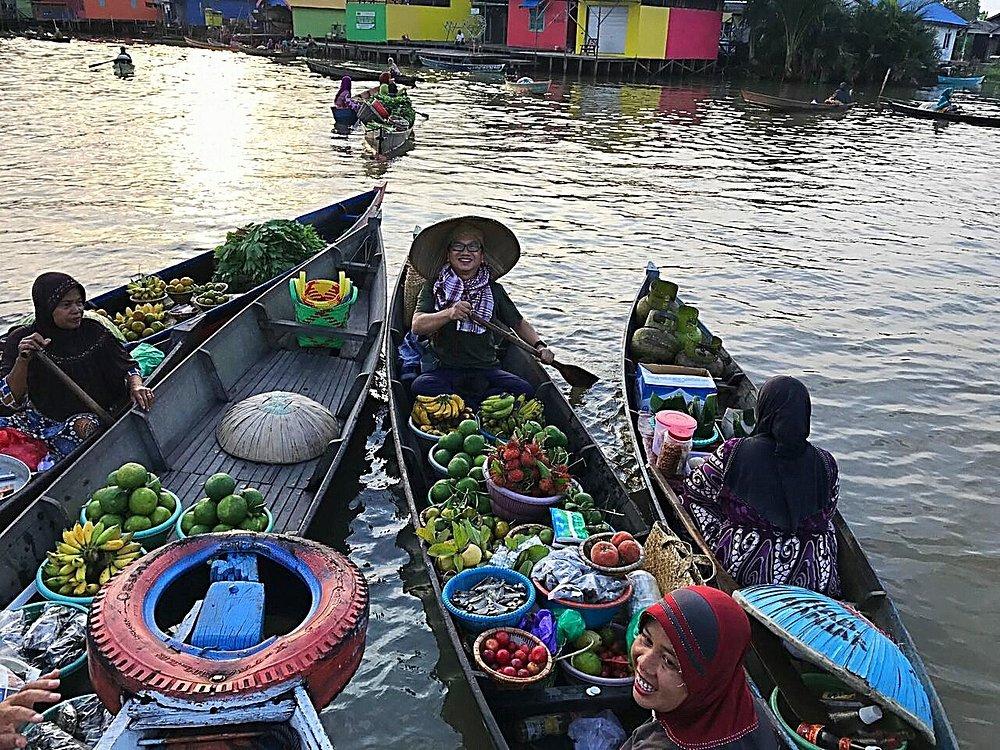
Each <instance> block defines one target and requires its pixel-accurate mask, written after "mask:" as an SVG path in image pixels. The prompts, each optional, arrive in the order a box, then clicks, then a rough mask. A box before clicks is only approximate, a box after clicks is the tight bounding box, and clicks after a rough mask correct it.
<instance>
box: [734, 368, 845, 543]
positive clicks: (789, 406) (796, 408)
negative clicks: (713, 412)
mask: <svg viewBox="0 0 1000 750" xmlns="http://www.w3.org/2000/svg"><path fill="white" fill-rule="evenodd" d="M811 412H812V405H811V403H810V401H809V391H808V390H806V387H805V386H804V385H803V384H802V383H801V382H800V381H798V380H796V379H795V378H792V377H789V376H787V375H782V376H779V377H776V378H771V379H770V380H768V381H767V382H766V383H764V386H763V387H762V388H761V389H760V393H759V394H758V395H757V425H756V427H754V430H753V434H752V435H751V436H750V437H749V438H747V439H745V440H743V442H741V443H740V445H739V447H738V448H737V449H736V451H735V453H734V455H733V457H732V459H731V460H730V462H729V466H727V467H726V473H725V480H724V481H725V484H726V486H727V487H728V488H729V489H730V490H731V491H732V492H733V493H735V494H736V495H737V496H738V497H740V498H742V499H743V500H745V501H746V502H748V503H750V504H751V505H752V506H753V507H754V509H755V510H756V511H757V512H758V513H760V514H761V515H762V516H764V518H766V519H767V520H768V521H770V522H771V523H773V524H774V525H775V526H778V527H779V528H781V529H783V530H785V531H787V532H794V531H796V530H797V529H798V527H799V523H800V522H801V521H802V519H804V518H806V517H807V516H810V515H812V514H814V513H816V512H818V511H820V510H821V509H822V508H823V507H824V506H825V505H826V504H827V503H828V502H829V500H830V477H829V474H828V471H827V468H826V462H825V460H824V458H823V454H822V453H821V452H820V451H819V449H818V448H816V447H815V446H813V445H812V444H811V443H810V442H809V440H808V438H809V417H810V414H811Z"/></svg>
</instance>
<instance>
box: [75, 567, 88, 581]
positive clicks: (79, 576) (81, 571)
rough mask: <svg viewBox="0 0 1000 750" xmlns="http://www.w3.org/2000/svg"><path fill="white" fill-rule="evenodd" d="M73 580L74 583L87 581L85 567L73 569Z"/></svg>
mask: <svg viewBox="0 0 1000 750" xmlns="http://www.w3.org/2000/svg"><path fill="white" fill-rule="evenodd" d="M73 581H75V582H76V583H86V582H87V569H86V568H77V569H76V570H75V571H73Z"/></svg>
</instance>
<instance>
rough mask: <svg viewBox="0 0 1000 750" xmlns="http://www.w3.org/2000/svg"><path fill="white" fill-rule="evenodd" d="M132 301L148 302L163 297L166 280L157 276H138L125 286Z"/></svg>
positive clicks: (165, 291)
mask: <svg viewBox="0 0 1000 750" xmlns="http://www.w3.org/2000/svg"><path fill="white" fill-rule="evenodd" d="M125 289H127V290H128V293H129V296H130V297H131V298H132V301H133V302H150V301H152V300H157V299H163V296H164V295H165V294H166V293H167V282H165V281H164V280H163V279H161V278H160V277H158V276H140V277H139V278H137V279H133V280H132V281H130V282H129V283H128V285H127V286H126V287H125Z"/></svg>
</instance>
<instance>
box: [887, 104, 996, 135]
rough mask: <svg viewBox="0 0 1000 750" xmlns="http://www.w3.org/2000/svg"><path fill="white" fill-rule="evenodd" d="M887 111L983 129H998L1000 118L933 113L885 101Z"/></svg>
mask: <svg viewBox="0 0 1000 750" xmlns="http://www.w3.org/2000/svg"><path fill="white" fill-rule="evenodd" d="M885 101H886V104H888V105H889V109H891V110H892V111H893V112H896V113H897V114H900V115H906V116H907V117H916V118H918V119H921V120H941V121H943V122H964V123H965V124H966V125H978V126H980V127H984V128H1000V117H986V116H985V115H969V114H966V113H964V112H935V111H934V110H932V109H923V108H921V107H915V106H913V105H912V104H906V103H904V102H897V101H894V100H892V99H886V100H885Z"/></svg>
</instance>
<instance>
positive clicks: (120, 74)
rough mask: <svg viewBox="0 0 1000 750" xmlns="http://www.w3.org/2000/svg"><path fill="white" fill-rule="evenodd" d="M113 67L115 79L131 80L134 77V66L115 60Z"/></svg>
mask: <svg viewBox="0 0 1000 750" xmlns="http://www.w3.org/2000/svg"><path fill="white" fill-rule="evenodd" d="M113 67H114V71H115V78H131V77H132V76H134V75H135V65H134V64H132V63H130V62H125V61H124V60H122V61H118V60H115V64H114V66H113Z"/></svg>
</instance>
